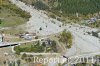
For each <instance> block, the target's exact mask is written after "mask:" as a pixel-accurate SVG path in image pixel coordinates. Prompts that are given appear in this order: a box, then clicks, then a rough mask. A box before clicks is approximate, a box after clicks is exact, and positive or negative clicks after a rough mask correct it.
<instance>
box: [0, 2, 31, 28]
mask: <svg viewBox="0 0 100 66" xmlns="http://www.w3.org/2000/svg"><path fill="white" fill-rule="evenodd" d="M29 17H30V14H29V13H27V12H25V11H22V10H21V9H20V8H18V7H17V6H16V5H13V4H11V3H10V2H9V1H8V0H2V1H0V27H12V26H17V25H20V24H23V23H25V22H27V21H28V19H29Z"/></svg>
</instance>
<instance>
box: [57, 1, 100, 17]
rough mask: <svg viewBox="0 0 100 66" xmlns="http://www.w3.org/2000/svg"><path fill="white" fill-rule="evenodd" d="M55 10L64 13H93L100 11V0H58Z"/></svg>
mask: <svg viewBox="0 0 100 66" xmlns="http://www.w3.org/2000/svg"><path fill="white" fill-rule="evenodd" d="M55 10H61V11H62V12H63V13H67V14H68V13H71V14H73V13H77V12H78V13H81V14H84V15H86V14H89V13H90V14H93V13H97V12H99V11H100V0H58V6H57V7H55Z"/></svg>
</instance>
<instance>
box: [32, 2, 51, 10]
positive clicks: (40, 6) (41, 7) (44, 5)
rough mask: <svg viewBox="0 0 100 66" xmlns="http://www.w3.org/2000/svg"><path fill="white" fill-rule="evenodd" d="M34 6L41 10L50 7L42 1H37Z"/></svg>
mask: <svg viewBox="0 0 100 66" xmlns="http://www.w3.org/2000/svg"><path fill="white" fill-rule="evenodd" d="M34 7H35V8H37V9H40V10H46V9H48V8H49V7H48V6H47V5H46V4H44V3H43V2H42V1H37V2H36V3H35V4H34Z"/></svg>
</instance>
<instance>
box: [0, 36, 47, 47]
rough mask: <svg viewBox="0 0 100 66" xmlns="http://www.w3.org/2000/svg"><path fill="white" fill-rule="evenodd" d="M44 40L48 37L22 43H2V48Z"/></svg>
mask: <svg viewBox="0 0 100 66" xmlns="http://www.w3.org/2000/svg"><path fill="white" fill-rule="evenodd" d="M42 39H46V37H44V38H40V39H34V40H30V41H21V42H0V48H3V47H8V46H15V45H20V44H25V43H29V42H35V41H41V40H42Z"/></svg>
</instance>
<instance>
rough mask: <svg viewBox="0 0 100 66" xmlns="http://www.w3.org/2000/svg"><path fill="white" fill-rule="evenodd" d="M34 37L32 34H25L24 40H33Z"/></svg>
mask: <svg viewBox="0 0 100 66" xmlns="http://www.w3.org/2000/svg"><path fill="white" fill-rule="evenodd" d="M32 38H33V36H32V35H31V34H25V35H24V39H25V40H32Z"/></svg>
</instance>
